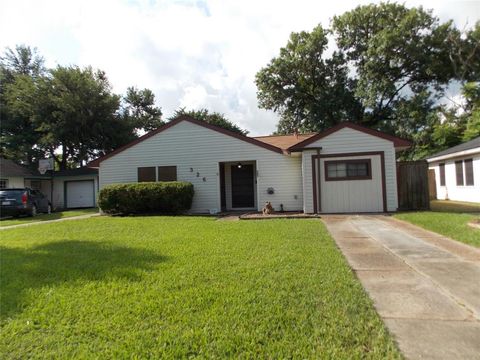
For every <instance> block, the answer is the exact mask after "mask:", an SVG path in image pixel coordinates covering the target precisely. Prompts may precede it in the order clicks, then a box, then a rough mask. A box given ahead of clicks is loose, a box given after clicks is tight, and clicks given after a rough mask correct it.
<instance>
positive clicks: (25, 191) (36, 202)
mask: <svg viewBox="0 0 480 360" xmlns="http://www.w3.org/2000/svg"><path fill="white" fill-rule="evenodd" d="M39 212H44V213H47V214H50V213H51V212H52V204H51V203H50V201H48V199H47V197H46V196H45V195H43V194H42V193H41V192H40V191H38V190H32V189H29V188H17V189H0V217H5V216H13V217H18V216H20V215H29V216H35V215H37V213H39Z"/></svg>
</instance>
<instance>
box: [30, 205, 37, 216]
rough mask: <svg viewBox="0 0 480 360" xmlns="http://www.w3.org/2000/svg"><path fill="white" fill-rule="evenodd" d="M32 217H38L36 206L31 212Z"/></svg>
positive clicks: (33, 206)
mask: <svg viewBox="0 0 480 360" xmlns="http://www.w3.org/2000/svg"><path fill="white" fill-rule="evenodd" d="M29 215H30V216H31V217H34V216H37V207H36V206H35V205H32V209H31V210H30V214H29Z"/></svg>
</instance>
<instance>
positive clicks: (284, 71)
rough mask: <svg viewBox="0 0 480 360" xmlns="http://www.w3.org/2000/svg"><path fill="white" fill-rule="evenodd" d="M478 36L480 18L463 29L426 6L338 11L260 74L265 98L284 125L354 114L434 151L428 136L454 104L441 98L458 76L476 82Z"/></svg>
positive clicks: (305, 125) (318, 123)
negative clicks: (329, 52)
mask: <svg viewBox="0 0 480 360" xmlns="http://www.w3.org/2000/svg"><path fill="white" fill-rule="evenodd" d="M329 34H331V36H330V37H328V35H329ZM328 39H330V40H334V41H335V42H336V51H335V52H333V54H332V55H330V56H327V51H326V50H327V43H328V41H327V40H328ZM479 39H480V30H479V24H478V23H477V24H476V25H475V26H474V27H473V28H472V29H470V30H468V31H467V32H464V33H462V32H461V31H459V30H458V29H457V28H455V27H454V25H453V23H452V22H451V21H448V22H444V23H441V22H440V21H439V19H438V18H437V17H435V16H434V15H433V14H432V13H431V11H427V10H424V9H423V8H422V7H418V8H407V7H406V6H404V5H401V4H396V3H380V4H376V5H364V6H359V7H357V8H355V9H353V10H352V11H348V12H346V13H344V14H342V15H340V16H336V17H334V19H333V21H332V27H331V30H324V29H322V28H321V27H316V28H315V29H313V31H311V32H309V33H306V32H302V33H293V34H292V35H291V37H290V40H289V42H288V44H287V46H286V47H285V48H282V49H281V50H280V54H279V56H277V57H276V58H274V59H273V60H272V61H271V62H270V63H269V64H268V65H267V66H266V67H265V68H263V69H261V70H260V71H259V72H258V73H257V77H256V84H257V87H258V100H259V105H260V107H263V108H266V109H271V110H274V111H276V112H277V113H278V114H279V115H280V117H281V119H280V122H279V125H278V130H279V131H280V132H289V131H291V130H292V129H295V128H296V129H299V130H300V131H312V130H314V131H318V130H323V129H325V128H326V127H328V126H331V125H333V124H334V123H335V122H338V121H343V120H350V121H355V122H360V123H363V124H365V125H367V126H370V127H373V128H376V129H380V130H383V131H387V132H389V133H392V134H396V135H399V136H403V137H407V138H410V139H413V140H414V141H415V143H416V145H418V149H420V150H421V152H423V153H425V151H434V150H433V148H432V147H431V146H430V145H429V142H430V139H431V138H432V134H433V132H434V130H435V128H438V125H439V124H440V123H441V122H442V121H443V120H444V118H445V117H444V116H442V113H445V111H446V110H448V109H446V107H445V106H441V105H440V102H439V101H438V100H439V99H440V98H442V97H443V96H444V94H445V89H446V88H448V87H449V86H450V85H451V84H452V82H460V85H461V86H463V85H465V83H466V82H467V81H470V82H471V81H473V82H478V80H479V74H480V71H479V68H480V45H479V44H480V42H479ZM470 127H471V128H475V126H474V123H472V125H471V126H470ZM460 139H461V137H460ZM427 148H428V150H425V149H427ZM415 151H416V150H415Z"/></svg>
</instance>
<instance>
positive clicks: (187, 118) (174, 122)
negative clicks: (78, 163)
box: [87, 115, 283, 167]
mask: <svg viewBox="0 0 480 360" xmlns="http://www.w3.org/2000/svg"><path fill="white" fill-rule="evenodd" d="M181 121H188V122H191V123H192V124H197V125H199V126H203V127H205V128H207V129H210V130H213V131H217V132H219V133H222V134H224V135H227V136H231V137H233V138H236V139H239V140H242V141H245V142H248V143H250V144H253V145H257V146H260V147H263V148H265V149H268V150H271V151H274V152H277V153H280V154H283V150H282V149H280V148H278V147H276V146H273V145H270V144H267V143H265V142H262V141H259V140H256V139H255V138H251V137H248V136H246V135H241V134H238V133H236V132H233V131H230V130H227V129H224V128H222V127H219V126H216V125H212V124H209V123H207V122H205V121H201V120H197V119H194V118H192V117H191V116H188V115H181V116H180V117H178V118H176V119H175V120H172V121H170V122H169V123H167V124H165V125H163V126H160V127H159V128H158V129H155V130H153V131H150V132H148V133H146V134H145V135H143V136H141V137H139V138H138V139H135V140H133V141H132V142H130V143H128V144H126V145H124V146H121V147H119V148H118V149H116V150H114V151H112V152H110V153H108V154H106V155H104V156H101V157H99V158H97V159H95V160H92V161H91V162H90V163H88V165H87V166H88V167H99V166H100V163H101V162H102V161H104V160H106V159H108V158H110V157H112V156H113V155H116V154H118V153H119V152H122V151H123V150H126V149H128V148H130V147H132V146H134V145H136V144H138V143H139V142H142V141H144V140H147V139H148V138H149V137H152V136H153V135H156V134H158V133H161V132H162V131H165V130H167V129H169V128H171V127H172V126H174V125H177V124H178V123H179V122H181Z"/></svg>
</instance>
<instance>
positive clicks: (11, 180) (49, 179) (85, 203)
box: [0, 158, 98, 209]
mask: <svg viewBox="0 0 480 360" xmlns="http://www.w3.org/2000/svg"><path fill="white" fill-rule="evenodd" d="M52 183H53V187H52ZM23 187H29V188H31V189H34V190H40V191H41V192H42V193H44V194H45V195H46V196H47V197H48V199H49V200H50V202H51V203H52V205H53V207H54V208H55V209H64V208H81V207H94V206H95V204H96V198H97V194H98V171H97V170H96V169H92V168H86V167H83V168H78V169H72V170H63V171H55V172H53V173H52V172H51V171H48V172H47V173H46V174H44V175H42V174H40V173H39V172H38V171H36V170H31V169H29V168H28V167H26V166H23V165H19V164H17V163H15V162H13V161H12V160H8V159H4V158H0V188H23ZM52 199H53V200H52Z"/></svg>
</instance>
